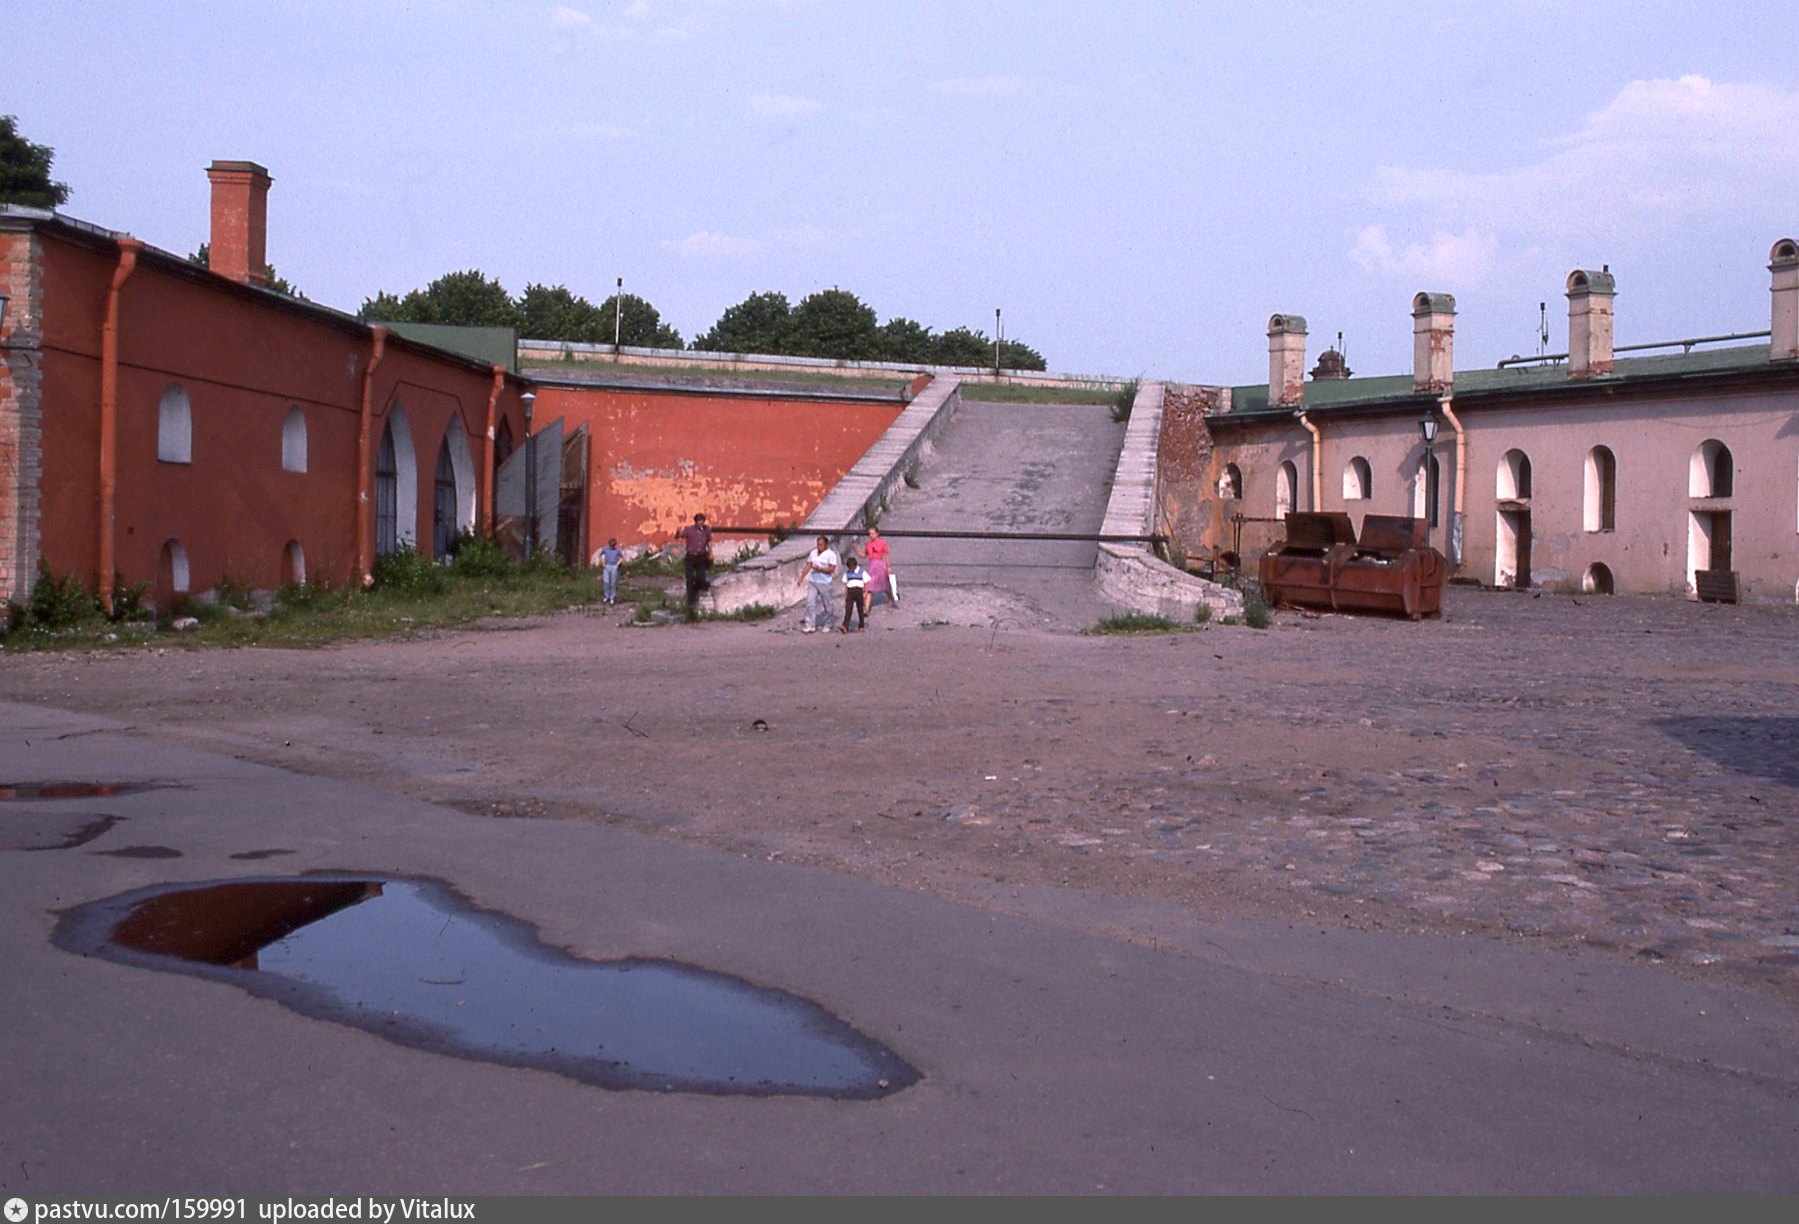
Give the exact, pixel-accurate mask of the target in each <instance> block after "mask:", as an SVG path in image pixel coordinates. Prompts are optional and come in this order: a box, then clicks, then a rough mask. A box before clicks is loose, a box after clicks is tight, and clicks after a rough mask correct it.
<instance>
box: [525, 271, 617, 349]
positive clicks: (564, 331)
mask: <svg viewBox="0 0 1799 1224" xmlns="http://www.w3.org/2000/svg"><path fill="white" fill-rule="evenodd" d="M518 330H519V334H520V335H522V336H524V337H525V339H527V340H569V341H574V342H576V343H579V344H610V343H612V316H611V314H610V313H608V312H607V311H605V310H602V309H601V308H600V307H598V306H595V305H594V304H593V303H592V302H590V301H588V300H587V299H586V298H584V297H581V296H580V295H578V294H575V293H571V292H570V291H569V290H568V288H567V286H564V285H556V286H554V287H551V286H549V285H526V286H525V292H524V294H523V295H521V296H520V298H519V300H518Z"/></svg>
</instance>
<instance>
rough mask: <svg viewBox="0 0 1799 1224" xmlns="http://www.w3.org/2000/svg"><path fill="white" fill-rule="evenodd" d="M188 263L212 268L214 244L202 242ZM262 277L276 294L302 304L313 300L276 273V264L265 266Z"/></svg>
mask: <svg viewBox="0 0 1799 1224" xmlns="http://www.w3.org/2000/svg"><path fill="white" fill-rule="evenodd" d="M187 261H188V262H189V263H197V264H199V265H200V266H201V267H202V268H210V267H212V243H210V242H202V243H201V244H200V249H199V250H197V251H195V252H194V253H193V254H191V255H189V256H188V257H187ZM262 276H263V282H264V284H265V285H266V286H267V287H268V288H270V289H273V290H274V291H275V292H276V293H280V294H285V295H286V296H288V297H290V298H299V299H300V300H301V301H302V302H310V301H311V300H312V299H311V298H309V297H307V296H306V295H305V294H304V293H301V292H300V291H299V290H298V289H296V288H294V286H293V285H292V284H291V283H289V281H288V280H287V278H286V277H284V276H282V275H281V274H280V273H279V272H277V271H275V265H274V264H267V263H265V264H263V265H262Z"/></svg>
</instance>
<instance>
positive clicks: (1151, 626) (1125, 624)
mask: <svg viewBox="0 0 1799 1224" xmlns="http://www.w3.org/2000/svg"><path fill="white" fill-rule="evenodd" d="M1186 628H1187V627H1186V626H1185V625H1182V624H1180V623H1178V622H1176V621H1171V620H1169V619H1168V618H1167V617H1166V616H1152V615H1150V614H1148V613H1143V612H1126V613H1122V614H1120V615H1118V616H1108V617H1106V619H1104V620H1102V621H1100V622H1099V624H1097V625H1095V626H1093V628H1091V629H1089V630H1087V632H1088V633H1092V634H1106V633H1181V632H1184V631H1185V630H1186Z"/></svg>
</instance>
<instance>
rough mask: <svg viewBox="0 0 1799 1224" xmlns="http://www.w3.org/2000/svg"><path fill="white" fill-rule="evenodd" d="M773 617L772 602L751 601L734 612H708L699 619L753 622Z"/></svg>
mask: <svg viewBox="0 0 1799 1224" xmlns="http://www.w3.org/2000/svg"><path fill="white" fill-rule="evenodd" d="M774 618H775V609H774V606H773V605H772V604H765V603H753V604H745V605H744V606H743V607H741V608H739V609H737V611H735V612H708V613H706V614H705V615H704V616H703V617H702V618H701V619H703V620H709V621H746V622H753V621H765V620H773V619H774Z"/></svg>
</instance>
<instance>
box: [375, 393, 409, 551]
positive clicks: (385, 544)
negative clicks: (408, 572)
mask: <svg viewBox="0 0 1799 1224" xmlns="http://www.w3.org/2000/svg"><path fill="white" fill-rule="evenodd" d="M418 488H419V482H418V460H417V458H416V457H415V453H414V451H413V449H412V429H411V427H410V426H408V425H407V423H406V410H405V408H403V407H401V406H400V405H399V404H395V405H394V407H393V411H391V412H389V413H388V414H387V424H386V425H385V426H384V427H383V428H382V430H381V447H380V449H379V450H377V451H376V452H375V555H376V556H378V557H388V556H392V555H393V554H394V553H396V552H398V551H399V550H400V549H401V548H402V547H411V546H412V544H413V541H414V540H415V539H416V538H417V535H416V533H417V525H418V518H419V515H418V497H419V493H418Z"/></svg>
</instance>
